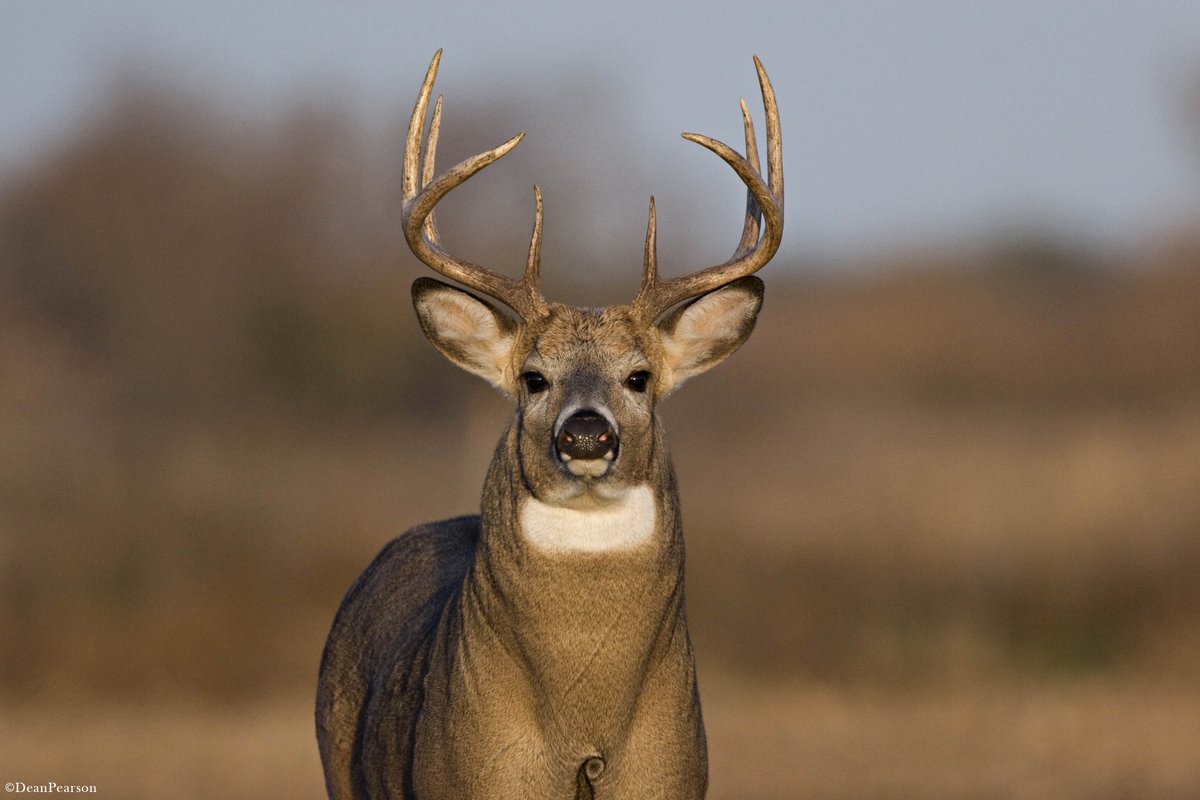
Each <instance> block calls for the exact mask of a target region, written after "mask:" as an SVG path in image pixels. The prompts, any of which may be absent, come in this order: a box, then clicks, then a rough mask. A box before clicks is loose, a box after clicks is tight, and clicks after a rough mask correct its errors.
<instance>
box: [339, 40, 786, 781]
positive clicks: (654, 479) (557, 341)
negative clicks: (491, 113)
mask: <svg viewBox="0 0 1200 800" xmlns="http://www.w3.org/2000/svg"><path fill="white" fill-rule="evenodd" d="M440 58H441V51H440V50H439V51H438V53H437V54H436V55H435V56H434V58H433V62H432V63H431V64H430V66H429V71H428V72H427V73H426V75H425V80H424V82H423V84H422V85H421V91H420V95H419V96H418V99H417V103H416V107H415V108H414V110H413V115H412V121H411V123H410V125H409V128H408V135H407V139H406V145H405V153H404V172H403V206H402V209H403V211H402V219H403V225H404V233H405V236H406V238H407V240H408V244H409V246H410V247H411V248H412V251H413V252H414V253H415V254H416V255H417V257H418V258H419V259H420V260H421V261H423V262H424V263H425V264H426V265H428V266H429V267H431V268H433V269H434V270H435V271H436V272H438V273H440V274H441V275H442V276H444V277H446V278H449V279H450V280H453V281H454V282H456V283H458V284H460V285H462V286H465V287H467V288H468V289H472V290H474V291H475V292H478V293H479V294H482V295H486V296H487V297H490V298H492V299H494V300H497V301H499V302H500V303H502V304H503V305H504V306H507V307H508V309H511V311H512V312H514V313H515V318H514V317H513V316H511V315H510V314H509V313H507V312H505V311H503V310H502V309H499V308H497V307H496V306H494V305H492V304H491V303H489V302H488V301H486V300H484V299H482V298H480V297H478V296H476V295H474V294H471V293H469V292H467V291H464V290H463V289H460V288H457V287H455V286H451V285H449V284H446V283H443V282H441V281H437V280H434V279H432V278H419V279H418V280H417V281H416V282H415V283H414V284H413V287H412V294H413V303H414V305H415V307H416V312H417V317H418V319H419V321H420V325H421V329H422V330H423V331H424V333H425V336H426V337H427V338H428V339H429V341H430V342H432V343H433V345H434V346H435V347H436V348H437V349H438V350H440V351H441V352H442V354H443V355H445V356H446V358H448V359H449V360H450V361H452V362H454V363H455V364H457V365H459V366H460V367H463V368H464V369H466V370H468V371H470V372H473V373H475V374H477V375H479V376H481V377H483V378H484V379H485V380H487V381H488V382H489V383H491V384H493V385H494V386H496V387H497V388H498V389H500V390H501V391H502V392H504V393H505V394H506V395H508V396H510V397H511V398H512V399H513V400H514V401H515V403H516V411H515V414H514V415H513V417H512V420H511V422H510V423H509V425H508V427H507V429H506V430H505V431H504V434H503V435H502V436H501V438H500V443H499V445H498V446H497V448H496V451H495V455H494V457H493V459H492V462H491V466H490V467H489V468H488V472H487V477H486V478H485V480H484V484H483V499H482V506H481V513H480V514H479V515H477V516H468V517H459V518H457V519H451V520H447V521H444V522H436V523H432V524H428V525H422V526H419V527H416V528H413V529H412V530H410V531H408V532H407V533H404V534H403V535H401V536H400V537H399V538H397V539H395V540H393V541H392V542H391V543H390V544H388V545H387V546H386V547H385V548H384V549H383V551H382V552H381V553H380V554H379V555H378V556H377V557H376V558H375V560H374V562H373V563H372V564H371V565H370V566H369V567H368V568H367V569H366V571H365V572H364V573H363V574H362V575H361V576H360V577H359V578H358V580H357V582H355V583H354V585H353V586H352V587H351V588H350V590H349V592H348V594H347V595H346V598H345V600H344V601H343V602H342V605H341V607H340V609H339V610H338V613H337V616H336V619H335V621H334V623H333V628H332V630H331V632H330V634H329V639H328V642H327V644H326V646H325V651H324V656H323V658H322V661H321V672H320V680H319V687H318V692H317V715H316V716H317V738H318V742H319V745H320V751H321V760H322V763H323V766H324V770H325V782H326V787H327V789H328V792H329V795H330V797H333V798H351V797H355V798H358V797H371V798H375V797H389V798H420V799H421V800H438V799H440V798H454V799H455V800H459V799H467V800H471V799H472V798H522V799H528V800H565V799H567V798H576V800H579V799H580V798H636V799H637V800H651V799H652V798H664V799H665V798H670V799H671V800H680V798H701V797H703V796H704V793H705V790H706V786H707V782H708V762H707V752H706V745H705V735H704V726H703V723H702V720H701V714H700V702H699V695H698V692H697V686H696V670H695V661H694V657H693V653H692V644H691V641H690V639H689V636H688V629H687V620H686V618H685V612H684V591H683V558H684V548H683V534H682V530H681V527H680V518H679V497H678V494H677V493H676V487H675V477H674V474H673V470H672V467H671V462H670V460H669V458H668V455H667V448H666V444H665V442H664V439H663V431H662V428H661V427H660V425H659V422H658V418H657V417H656V415H655V407H656V405H657V403H658V401H659V400H661V399H662V398H663V397H665V396H666V395H667V394H669V393H670V392H671V391H672V390H673V389H675V388H677V387H678V386H679V385H680V384H682V383H683V382H684V381H685V380H687V379H688V378H690V377H692V376H693V375H697V374H699V373H701V372H704V371H705V370H707V369H709V368H710V367H712V366H714V365H716V364H717V363H719V362H720V361H722V360H724V359H725V358H726V357H727V356H728V355H730V354H731V353H732V352H733V351H734V350H736V349H737V348H738V347H739V346H740V345H741V344H742V343H743V342H744V341H745V340H746V338H747V337H748V336H749V335H750V332H751V330H752V329H753V327H754V323H755V320H756V318H757V314H758V311H759V308H760V306H761V304H762V296H763V284H762V281H760V280H759V279H758V278H757V277H753V276H752V273H754V272H755V271H757V270H758V269H760V268H761V267H762V266H763V265H764V264H766V263H767V262H768V261H769V260H770V258H771V257H772V256H773V255H774V254H775V251H776V250H777V249H778V247H779V242H780V237H781V236H782V234H783V161H782V155H781V149H780V128H779V114H778V110H777V108H776V104H775V96H774V93H773V91H772V89H771V84H770V82H769V80H768V79H767V75H766V72H765V71H764V70H763V67H762V64H761V63H760V62H759V61H758V59H757V58H756V59H755V60H754V63H755V67H756V69H757V72H758V80H759V85H760V88H761V92H762V99H763V105H764V108H765V117H766V127H767V136H766V141H767V147H766V162H767V177H766V178H764V177H763V176H762V174H761V170H760V167H759V156H758V151H757V144H756V137H755V134H754V128H753V125H752V123H751V120H750V115H749V113H748V112H747V110H746V104H745V102H742V104H741V107H742V119H743V125H744V130H745V136H746V155H745V156H744V157H743V156H741V155H739V154H738V153H737V152H736V151H734V150H733V149H732V148H731V147H729V146H728V145H725V144H723V143H721V142H718V141H716V140H714V139H710V138H708V137H705V136H700V135H698V134H690V133H685V134H684V137H685V138H687V139H690V140H691V141H693V142H696V143H698V144H701V145H703V146H704V147H706V148H708V149H709V150H711V151H713V152H714V153H716V154H717V155H718V156H720V157H721V158H722V159H723V160H724V161H725V162H726V163H728V164H729V166H731V167H732V168H733V170H734V171H735V172H736V173H737V174H738V176H739V177H740V178H741V179H742V181H743V182H744V183H745V184H746V187H747V203H746V214H745V222H744V225H743V229H742V237H741V241H740V243H739V244H738V246H737V249H736V252H735V253H734V255H733V257H732V258H730V259H729V260H728V261H726V262H724V263H722V264H719V265H716V266H713V267H708V268H706V269H702V270H700V271H698V272H695V273H692V274H689V275H686V276H682V277H676V278H672V279H669V280H664V279H662V278H660V277H659V276H658V272H657V268H656V265H655V262H656V259H655V215H654V200H653V198H651V200H650V215H649V222H648V225H647V231H646V244H645V264H644V273H643V278H642V285H641V289H640V291H638V293H637V296H636V298H635V299H634V301H633V302H632V303H631V304H629V305H620V306H612V307H608V308H601V309H592V308H572V307H568V306H565V305H561V304H558V303H552V302H548V301H547V300H546V299H545V298H544V297H543V296H542V293H541V291H540V290H539V288H538V272H539V261H540V250H541V237H542V198H541V194H540V192H539V191H538V189H537V188H536V187H535V188H534V198H535V208H536V213H535V218H534V226H533V236H532V239H531V242H530V246H529V258H528V261H527V262H526V266H525V272H524V275H523V277H522V278H521V279H520V280H512V279H510V278H507V277H504V276H502V275H500V274H498V273H496V272H494V271H492V270H490V269H487V268H485V267H482V266H478V265H475V264H472V263H470V262H467V261H464V260H462V259H459V258H455V257H454V256H452V255H450V254H449V253H448V252H447V251H446V250H445V249H444V248H443V246H442V242H441V238H440V237H439V234H438V230H437V225H436V224H435V222H434V217H433V210H434V207H435V206H436V205H437V203H438V201H439V200H441V199H442V198H443V197H444V196H445V195H446V193H447V192H449V191H450V190H451V189H453V188H454V187H456V186H458V185H459V184H461V183H463V182H464V181H466V180H467V179H468V178H470V177H471V176H472V175H474V174H475V173H477V172H479V171H480V170H481V169H483V168H484V167H486V166H487V165H488V164H491V163H492V162H494V161H496V160H497V159H498V158H500V157H501V156H503V155H504V154H505V153H508V152H509V151H510V150H512V149H513V147H515V146H516V145H517V143H518V142H519V141H520V140H521V137H522V136H523V135H524V134H523V133H522V134H518V135H517V136H515V137H513V138H512V139H510V140H508V141H507V142H505V143H504V144H502V145H500V146H499V147H496V148H495V149H492V150H488V151H487V152H485V153H481V154H479V155H476V156H473V157H471V158H468V159H466V160H465V161H463V162H462V163H460V164H458V165H457V166H455V167H453V168H451V169H450V170H448V171H446V172H444V173H443V174H441V175H438V176H437V177H434V153H435V151H436V147H437V139H438V132H439V128H440V124H441V110H442V100H441V98H440V97H439V98H438V100H437V103H436V106H435V108H434V111H433V115H432V120H431V121H430V122H429V130H428V135H427V136H426V135H425V122H426V116H427V111H428V105H429V99H430V93H431V91H432V88H433V82H434V78H435V76H436V74H437V69H438V62H439V60H440ZM422 140H424V146H423V147H422ZM422 150H423V151H424V157H423V158H422V155H421V153H422ZM685 301H687V302H685ZM668 312H670V313H668Z"/></svg>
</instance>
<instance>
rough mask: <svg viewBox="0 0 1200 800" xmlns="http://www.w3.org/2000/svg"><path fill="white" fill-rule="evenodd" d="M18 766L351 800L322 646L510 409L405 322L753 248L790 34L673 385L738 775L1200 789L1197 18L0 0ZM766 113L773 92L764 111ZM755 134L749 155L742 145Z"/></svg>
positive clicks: (1, 581) (674, 426) (6, 418)
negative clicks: (764, 237) (425, 124)
mask: <svg viewBox="0 0 1200 800" xmlns="http://www.w3.org/2000/svg"><path fill="white" fill-rule="evenodd" d="M0 6H2V7H3V11H4V13H3V19H4V23H3V26H2V27H0V107H2V108H3V113H2V114H0V742H3V744H2V745H0V777H2V778H3V779H4V780H5V781H6V782H9V781H23V782H25V783H27V784H36V783H45V782H49V781H55V782H57V783H59V784H71V783H77V784H90V785H95V786H96V787H97V789H98V791H99V792H100V793H102V794H106V795H108V796H112V797H127V798H158V797H180V798H206V797H224V798H257V797H271V796H278V797H293V798H317V797H321V796H323V787H322V783H321V777H320V768H319V763H318V759H317V751H316V746H315V741H314V737H313V732H312V721H311V708H312V701H313V694H314V687H315V679H316V670H317V664H318V660H319V657H320V652H321V647H322V645H323V642H324V637H325V634H326V632H327V630H328V626H329V623H330V621H331V619H332V616H333V613H334V611H335V609H336V608H337V605H338V603H339V601H340V599H341V596H342V594H343V593H344V592H345V590H346V588H347V587H348V586H349V585H350V583H351V581H352V580H353V579H354V578H355V577H356V576H357V574H358V573H359V572H360V571H361V570H362V569H363V567H364V566H365V565H366V564H367V562H368V561H369V560H370V559H371V558H372V557H373V555H374V554H375V553H376V552H377V551H378V550H379V549H380V548H381V547H382V546H383V544H384V543H385V542H387V541H388V540H389V539H390V538H391V537H392V536H394V535H396V534H397V533H399V532H400V531H402V530H404V529H406V528H408V527H409V526H411V525H414V524H416V523H419V522H423V521H428V520H432V519H438V518H444V517H448V516H452V515H456V514H460V513H465V512H469V511H471V510H473V509H475V508H477V504H478V497H479V492H480V487H481V483H482V479H483V474H484V470H485V468H486V465H487V462H488V459H489V457H490V451H491V449H492V442H494V441H495V440H496V439H497V438H498V437H499V434H500V432H501V430H502V429H503V427H504V425H505V422H506V420H507V417H508V415H509V414H510V413H511V412H510V409H509V407H508V405H507V404H506V402H505V401H504V400H503V398H501V397H500V396H499V395H498V394H496V393H494V392H493V391H492V390H490V389H489V388H488V387H486V386H485V385H483V383H482V382H479V381H477V380H475V379H473V378H471V377H470V376H468V375H466V374H465V373H461V372H460V371H458V370H456V369H455V368H454V367H452V366H451V365H449V364H448V363H446V362H444V361H442V360H441V359H440V357H439V356H437V354H436V353H435V352H434V350H433V349H432V348H431V347H430V346H429V345H428V344H427V343H426V342H425V341H424V339H423V338H422V337H421V335H420V332H419V330H418V327H417V325H416V324H415V319H414V316H413V313H412V311H411V305H410V302H409V285H410V283H411V282H412V280H413V279H414V278H416V277H417V276H419V275H422V274H424V273H425V270H424V268H423V267H422V266H421V265H419V264H418V263H417V262H416V261H415V259H413V258H412V257H410V256H409V255H408V252H407V249H406V247H405V246H404V242H403V237H402V235H401V234H400V232H399V230H398V219H399V205H400V203H399V194H400V177H399V167H400V157H401V151H402V132H403V127H404V125H405V124H406V116H407V114H408V112H409V110H410V109H411V104H412V102H413V99H414V97H415V93H416V90H417V88H418V86H419V82H420V79H421V77H422V75H423V74H424V70H425V68H426V66H427V64H428V61H429V58H430V56H431V55H432V53H433V51H434V50H435V49H436V48H437V47H439V46H442V47H445V48H446V54H445V57H444V59H443V62H442V73H441V76H440V78H439V90H440V91H442V92H444V93H445V95H446V112H445V118H444V127H443V131H444V133H443V144H442V147H441V158H442V164H443V166H444V165H448V164H450V163H452V162H455V161H457V160H459V159H461V158H463V157H465V156H467V155H469V154H471V153H474V152H478V151H480V150H483V149H486V148H489V147H491V146H493V145H495V144H497V143H499V142H500V141H503V140H504V139H506V138H508V137H509V136H511V135H512V134H513V133H515V132H516V131H518V130H527V131H528V136H527V137H526V139H525V141H524V142H523V143H522V144H521V146H520V147H519V148H517V150H516V151H514V152H513V153H512V154H511V155H510V156H508V157H506V158H505V159H504V160H502V161H501V162H499V163H498V164H496V165H494V166H492V167H490V168H489V169H488V170H487V171H485V172H484V173H482V174H481V175H480V176H478V177H477V178H476V179H474V180H473V181H472V182H471V183H469V184H468V185H466V186H464V187H463V188H461V189H460V190H458V192H457V193H456V194H455V195H453V196H451V197H449V198H448V199H447V200H446V201H445V202H444V203H443V206H442V208H443V210H441V211H440V212H439V213H440V215H441V216H440V224H441V227H442V231H443V234H444V238H445V239H446V241H447V242H448V243H449V246H450V247H451V248H452V249H453V250H454V251H455V252H456V253H459V254H460V255H462V256H464V257H467V258H470V259H473V260H478V261H482V262H484V263H487V264H489V265H492V266H494V267H496V268H497V269H500V270H502V271H507V272H509V273H510V274H515V273H516V272H517V271H519V268H520V265H521V264H522V263H523V258H524V249H525V247H526V245H527V241H528V240H527V235H528V230H529V227H530V225H531V221H532V206H533V202H532V192H531V187H532V185H533V184H534V183H535V182H537V183H539V184H540V186H541V188H542V191H543V192H544V194H545V197H546V205H547V218H546V241H545V247H544V253H543V264H544V270H545V280H544V285H545V287H546V290H547V293H548V294H550V295H551V296H553V297H556V298H558V299H561V300H564V301H566V302H572V303H576V304H581V305H596V304H603V303H611V302H625V301H628V300H629V299H630V298H632V296H633V294H634V292H635V290H636V286H637V281H638V276H639V269H640V253H641V247H642V236H643V231H644V225H645V207H646V201H647V198H648V197H649V195H650V194H651V192H653V193H654V194H655V195H656V197H657V202H658V209H659V245H660V247H659V249H660V254H661V265H662V267H661V268H662V270H663V271H664V272H666V273H668V274H676V273H680V272H683V271H686V270H690V269H695V268H698V267H702V266H706V265H708V264H711V263H716V262H719V261H721V260H724V259H725V258H726V257H727V256H728V254H729V252H731V250H732V248H733V246H734V244H735V242H736V239H737V237H738V234H739V231H740V215H741V213H742V208H743V203H744V192H743V190H742V189H741V187H740V184H739V182H738V180H737V178H736V177H735V176H734V175H733V174H732V172H731V171H730V170H729V169H728V168H727V167H726V166H725V165H723V164H721V163H720V162H719V161H718V160H717V159H716V158H714V157H712V156H711V155H710V154H708V153H705V152H704V151H702V150H701V149H700V148H697V147H695V146H694V145H691V144H689V143H687V142H684V141H683V140H681V139H679V138H678V133H679V132H680V131H682V130H695V131H698V132H702V133H706V134H710V135H714V136H716V137H718V138H721V139H724V140H726V141H729V142H731V143H734V144H738V143H739V136H740V132H739V127H740V126H739V119H738V113H737V105H736V100H737V98H738V97H739V96H744V97H746V98H747V101H748V102H749V104H750V106H751V109H752V110H754V111H756V112H758V102H757V87H756V84H755V81H754V71H753V67H752V64H751V61H750V56H751V55H752V54H757V55H759V56H761V57H762V58H763V60H764V62H765V64H766V66H767V68H768V70H769V71H770V74H771V76H772V79H773V81H774V84H775V87H776V90H777V92H778V94H779V98H780V104H781V108H782V115H783V124H784V132H785V135H784V138H785V162H786V164H787V170H788V172H787V175H788V187H789V196H788V234H787V237H786V240H785V245H784V248H783V249H782V250H781V252H780V254H779V255H778V256H777V257H776V259H775V261H774V262H773V263H772V264H771V265H770V266H768V267H767V268H766V269H765V270H764V271H763V273H762V275H763V277H764V278H765V280H766V282H767V286H768V292H767V301H766V306H765V309H764V312H763V315H762V317H761V319H760V323H759V328H758V330H757V332H756V333H755V335H754V337H753V338H752V339H751V341H750V342H749V344H748V345H747V346H746V347H745V348H744V349H743V350H742V351H741V352H739V353H738V354H737V355H736V356H735V357H734V358H732V359H731V360H730V361H729V362H727V363H726V364H725V365H723V366H722V367H721V368H720V369H719V371H717V372H716V373H714V374H712V375H710V376H706V377H704V378H700V379H697V380H695V381H693V382H691V383H689V384H688V386H687V387H686V388H685V390H683V391H682V392H681V393H679V394H678V395H677V396H674V397H672V398H671V399H670V400H668V401H667V402H666V403H665V404H664V406H663V407H662V411H661V413H662V415H663V417H664V420H665V425H666V426H667V429H668V432H669V436H670V440H671V443H672V448H673V451H674V456H675V462H676V467H677V470H678V473H679V477H680V483H681V490H682V498H683V511H684V518H685V528H686V531H687V536H688V547H689V550H688V558H689V561H688V581H689V583H688V600H689V612H690V620H691V626H692V629H693V634H694V638H695V642H696V649H697V653H698V660H699V669H700V677H701V687H702V695H703V700H704V710H705V716H706V719H707V725H708V732H709V739H710V749H711V772H712V778H711V780H712V790H711V792H710V796H711V797H712V798H714V800H720V799H722V798H750V799H752V800H756V799H758V798H761V799H762V800H767V799H769V798H801V797H811V798H831V799H841V798H845V799H846V800H849V799H850V798H999V797H1003V798H1057V799H1062V798H1068V799H1069V798H1088V799H1089V800H1096V799H1101V800H1103V799H1105V798H1112V799H1113V800H1116V799H1117V798H1138V799H1139V800H1157V799H1159V798H1161V799H1162V800H1168V799H1174V798H1190V797H1198V796H1200V751H1198V750H1197V745H1196V742H1200V6H1198V5H1197V4H1195V3H1189V2H1165V1H1163V0H1143V1H1142V2H1138V3H1133V2H1112V1H1109V0H1102V1H1097V2H1089V3H1073V2H1060V3H1044V2H1029V1H1026V0H1017V1H1016V2H1010V3H1005V4H982V3H975V4H962V3H956V2H949V0H945V1H944V2H931V1H930V0H924V1H923V2H910V3H904V4H883V3H867V2H843V3H829V2H815V1H806V2H763V3H757V4H754V6H753V7H752V8H740V7H737V6H735V5H734V4H725V3H709V2H693V3H688V4H683V3H676V4H671V3H661V4H639V3H633V2H628V1H627V0H616V1H615V2H610V3H607V4H598V5H596V6H593V7H589V8H587V9H584V8H575V7H573V5H572V4H565V3H562V4H553V5H551V4H546V5H544V6H542V5H538V4H536V3H533V2H516V3H513V4H509V5H508V6H507V7H505V8H504V9H503V10H501V9H499V8H497V7H495V6H491V5H485V4H482V3H478V4H474V3H465V2H447V3H442V4H437V5H435V6H431V7H423V6H417V5H415V4H411V3H392V4H379V3H366V2H358V3H342V4H336V5H335V4H323V3H315V2H288V3H283V2H280V1H279V0H267V1H265V2H261V3H255V4H242V3H233V2H210V3H203V4H202V3H199V2H194V1H192V0H158V1H157V2H154V3H151V2H148V0H146V1H144V2H138V1H137V0H115V1H114V2H109V3H104V4H98V3H91V2H84V0H75V1H73V2H69V1H66V0H64V1H62V2H45V3H37V4H34V3H16V2H5V3H3V4H0ZM758 117H759V118H760V119H761V114H760V112H759V113H758ZM739 147H740V144H739Z"/></svg>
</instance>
